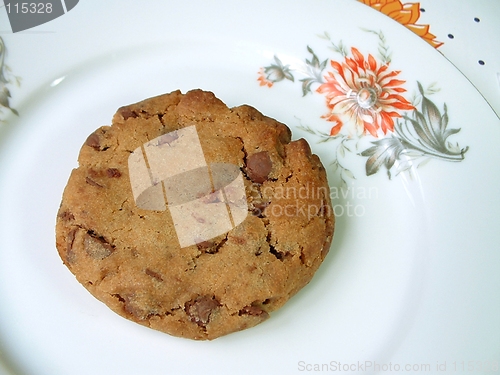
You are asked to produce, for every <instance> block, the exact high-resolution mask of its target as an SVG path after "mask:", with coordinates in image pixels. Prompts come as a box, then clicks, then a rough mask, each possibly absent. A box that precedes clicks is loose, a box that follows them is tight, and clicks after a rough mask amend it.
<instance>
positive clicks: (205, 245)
mask: <svg viewBox="0 0 500 375" xmlns="http://www.w3.org/2000/svg"><path fill="white" fill-rule="evenodd" d="M214 245H215V243H213V242H212V241H201V242H198V243H197V244H196V247H197V248H198V250H200V251H207V250H209V249H210V248H212V247H213V246H214Z"/></svg>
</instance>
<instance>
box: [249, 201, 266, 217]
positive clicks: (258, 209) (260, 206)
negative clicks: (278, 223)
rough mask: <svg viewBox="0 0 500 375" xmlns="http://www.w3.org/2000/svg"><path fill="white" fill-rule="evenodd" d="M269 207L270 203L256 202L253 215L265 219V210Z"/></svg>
mask: <svg viewBox="0 0 500 375" xmlns="http://www.w3.org/2000/svg"><path fill="white" fill-rule="evenodd" d="M267 206H269V202H254V203H253V210H252V213H253V214H254V215H255V216H257V217H260V218H262V217H264V210H265V209H266V207H267Z"/></svg>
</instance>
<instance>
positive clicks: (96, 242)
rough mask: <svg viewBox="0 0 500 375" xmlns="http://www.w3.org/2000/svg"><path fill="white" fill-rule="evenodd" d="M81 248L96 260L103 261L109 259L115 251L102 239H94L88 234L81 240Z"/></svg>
mask: <svg viewBox="0 0 500 375" xmlns="http://www.w3.org/2000/svg"><path fill="white" fill-rule="evenodd" d="M83 247H84V248H85V251H86V252H87V254H88V255H89V256H90V257H91V258H93V259H96V260H103V259H104V258H107V257H109V256H110V255H111V254H112V253H113V251H114V250H115V249H114V248H113V246H111V245H110V244H109V243H107V242H106V240H104V238H100V237H94V236H92V235H90V234H88V233H87V234H86V235H85V239H84V240H83Z"/></svg>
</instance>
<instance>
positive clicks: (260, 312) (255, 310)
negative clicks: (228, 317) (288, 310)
mask: <svg viewBox="0 0 500 375" xmlns="http://www.w3.org/2000/svg"><path fill="white" fill-rule="evenodd" d="M238 315H240V316H241V315H251V316H262V317H263V318H267V317H268V316H269V313H268V312H267V311H266V310H264V309H262V308H260V307H258V306H253V305H250V306H245V307H244V308H242V309H241V310H240V311H239V312H238Z"/></svg>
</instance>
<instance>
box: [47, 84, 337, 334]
mask: <svg viewBox="0 0 500 375" xmlns="http://www.w3.org/2000/svg"><path fill="white" fill-rule="evenodd" d="M78 162H79V166H78V168H76V169H74V170H73V171H72V173H71V176H70V177H69V181H68V183H67V186H66V188H65V191H64V194H63V197H62V202H61V206H60V209H59V212H58V214H57V224H56V243H57V249H58V252H59V255H60V257H61V259H62V260H63V262H64V264H65V265H66V266H67V267H68V268H69V269H70V271H71V272H72V273H73V274H74V275H75V276H76V278H77V280H78V281H79V282H80V283H81V284H82V285H83V286H85V288H87V289H88V290H89V291H90V293H91V294H92V295H94V296H95V297H96V298H98V299H99V300H100V301H102V302H104V303H105V304H106V305H108V306H109V307H110V308H111V309H112V310H114V311H115V312H116V313H118V314H120V315H122V316H123V317H125V318H127V319H130V320H132V321H135V322H137V323H140V324H143V325H145V326H148V327H150V328H153V329H156V330H159V331H163V332H166V333H168V334H171V335H175V336H181V337H186V338H191V339H197V340H204V339H208V340H211V339H215V338H217V337H220V336H223V335H226V334H228V333H231V332H235V331H239V330H243V329H245V328H249V327H252V326H255V325H256V324H258V323H261V322H262V321H264V320H266V319H267V318H268V317H269V314H270V313H271V312H272V311H274V310H276V309H278V308H279V307H281V306H282V305H283V304H284V303H285V302H286V301H287V300H288V299H289V298H290V297H292V296H293V295H294V294H295V293H297V292H298V291H299V290H300V289H301V288H302V287H303V286H304V285H306V284H307V283H308V282H309V281H310V280H311V278H312V277H313V275H314V273H315V271H316V270H317V269H318V267H319V266H320V264H321V262H322V261H323V259H324V258H325V256H326V254H327V253H328V250H329V248H330V244H331V241H332V236H333V230H334V216H333V210H332V208H331V202H330V193H329V187H328V183H327V180H326V173H325V169H324V168H323V166H322V164H321V162H320V160H319V158H318V157H317V156H316V155H313V154H312V153H311V150H310V148H309V145H308V144H307V142H306V141H305V140H303V139H299V140H296V141H291V132H290V130H289V129H288V128H287V127H286V126H285V125H284V124H282V123H280V122H278V121H276V120H274V119H271V118H269V117H266V116H264V115H262V114H261V113H260V112H259V111H257V110H256V109H254V108H252V107H250V106H247V105H242V106H239V107H235V108H228V107H227V106H226V105H225V104H224V103H223V102H221V101H220V100H219V99H217V98H216V97H215V96H214V95H213V94H212V93H210V92H205V91H201V90H193V91H189V92H187V93H186V94H182V93H181V92H179V91H175V92H172V93H170V94H165V95H161V96H158V97H154V98H150V99H147V100H144V101H142V102H139V103H136V104H132V105H128V106H125V107H122V108H120V109H118V111H117V112H116V114H115V115H114V117H113V121H112V125H111V126H103V127H101V128H99V129H97V130H96V131H95V132H93V133H92V134H91V135H90V136H89V137H88V138H87V140H86V141H85V143H84V145H83V146H82V148H81V151H80V154H79V158H78Z"/></svg>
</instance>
